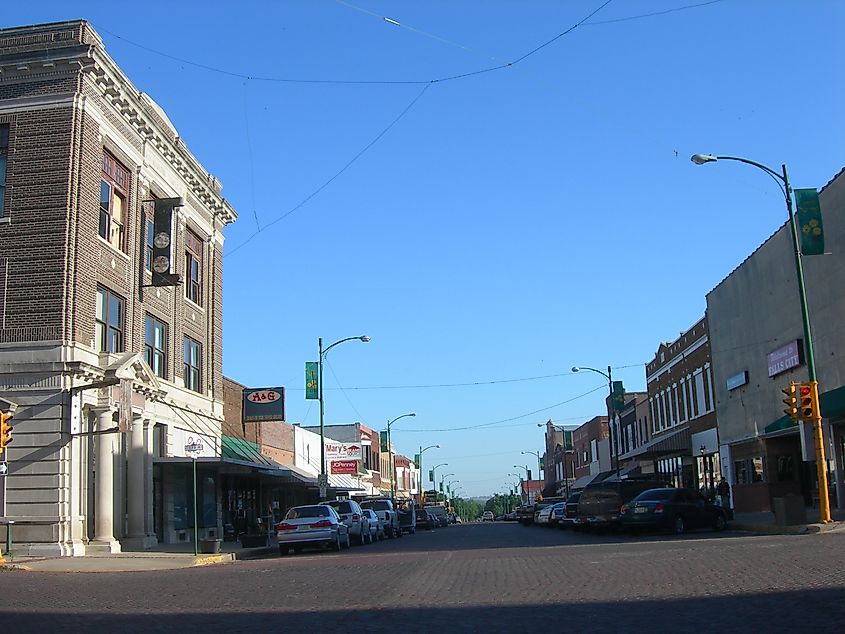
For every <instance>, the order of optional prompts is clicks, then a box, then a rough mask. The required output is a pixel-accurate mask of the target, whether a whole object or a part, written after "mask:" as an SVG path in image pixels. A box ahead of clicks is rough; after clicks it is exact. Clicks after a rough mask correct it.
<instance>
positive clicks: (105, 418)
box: [94, 409, 120, 552]
mask: <svg viewBox="0 0 845 634" xmlns="http://www.w3.org/2000/svg"><path fill="white" fill-rule="evenodd" d="M114 426H115V424H114V422H113V421H112V412H111V410H110V409H106V410H97V431H98V432H103V431H104V430H107V429H112V428H113V427H114ZM115 436H116V433H108V434H104V433H100V434H98V435H97V465H96V473H95V475H94V477H95V479H96V489H95V495H96V501H95V513H96V515H95V517H94V541H95V542H100V543H101V544H106V545H108V549H109V551H110V552H120V544H119V543H118V542H117V540H116V539H115V538H114V445H115V442H114V440H115Z"/></svg>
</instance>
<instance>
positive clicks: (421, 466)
mask: <svg viewBox="0 0 845 634" xmlns="http://www.w3.org/2000/svg"><path fill="white" fill-rule="evenodd" d="M429 449H440V445H429V446H428V447H426V448H425V449H423V447H422V445H420V463H419V464H418V465H417V469H419V470H420V506H422V505H423V500H424V498H423V492H422V477H423V454H424V453H425V452H426V451H428V450H429Z"/></svg>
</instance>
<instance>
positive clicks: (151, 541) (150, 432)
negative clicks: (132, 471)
mask: <svg viewBox="0 0 845 634" xmlns="http://www.w3.org/2000/svg"><path fill="white" fill-rule="evenodd" d="M154 429H155V422H154V421H152V420H147V421H144V435H145V436H146V438H147V450H146V452H145V454H144V460H145V467H144V478H145V480H144V481H145V482H146V488H145V489H144V495H145V496H146V499H147V502H146V504H145V506H144V509H145V511H144V512H145V515H146V518H145V521H144V527H145V530H146V533H147V544H148V545H149V546H155V545H156V544H157V543H158V539H156V532H155V517H154V516H153V506H154V501H153V497H154V495H153V494H154V490H153V456H154V454H155V449H154V447H153V442H154V436H155V431H154Z"/></svg>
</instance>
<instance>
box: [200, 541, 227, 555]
mask: <svg viewBox="0 0 845 634" xmlns="http://www.w3.org/2000/svg"><path fill="white" fill-rule="evenodd" d="M222 541H223V540H222V539H201V540H200V552H201V553H202V554H204V555H217V554H218V553H219V552H220V542H222Z"/></svg>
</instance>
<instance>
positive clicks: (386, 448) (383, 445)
mask: <svg viewBox="0 0 845 634" xmlns="http://www.w3.org/2000/svg"><path fill="white" fill-rule="evenodd" d="M378 437H379V441H380V444H381V450H382V451H390V443H388V442H387V432H386V431H380V432H379V433H378Z"/></svg>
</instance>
